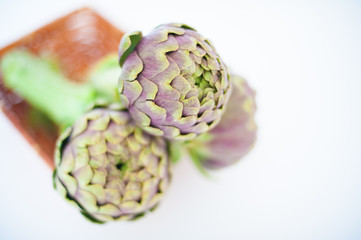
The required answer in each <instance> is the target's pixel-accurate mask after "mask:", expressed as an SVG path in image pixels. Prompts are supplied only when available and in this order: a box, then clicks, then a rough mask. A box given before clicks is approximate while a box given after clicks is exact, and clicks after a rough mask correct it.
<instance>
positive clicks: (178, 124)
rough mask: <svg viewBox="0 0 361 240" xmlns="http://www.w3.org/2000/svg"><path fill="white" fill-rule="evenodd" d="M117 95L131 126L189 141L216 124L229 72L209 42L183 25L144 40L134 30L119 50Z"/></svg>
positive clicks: (159, 30)
mask: <svg viewBox="0 0 361 240" xmlns="http://www.w3.org/2000/svg"><path fill="white" fill-rule="evenodd" d="M119 63H120V65H121V66H122V73H121V76H120V81H119V91H120V93H121V99H122V101H123V102H124V103H125V104H126V105H127V107H128V108H129V112H130V114H131V115H132V117H133V119H134V121H135V123H136V124H137V125H138V126H140V127H141V128H142V129H143V130H145V131H146V132H148V133H150V134H152V135H155V136H162V137H165V138H167V139H170V140H188V139H192V138H194V137H196V136H197V135H199V134H201V133H204V132H206V131H208V130H210V129H212V128H213V127H214V126H216V124H217V123H218V122H219V119H220V117H221V115H222V113H223V109H224V106H225V104H226V102H227V100H228V95H229V92H230V91H229V89H230V86H229V81H228V78H229V76H228V71H227V68H226V66H225V64H224V63H223V61H222V60H221V59H220V57H219V55H218V54H217V52H216V50H215V48H214V47H213V45H212V44H211V43H210V41H209V40H207V39H206V38H204V37H203V36H201V35H200V34H199V33H198V32H197V31H196V30H194V29H193V28H191V27H189V26H187V25H184V24H174V23H173V24H165V25H161V26H159V27H157V28H155V29H154V30H153V31H151V32H150V33H149V34H148V35H147V36H145V37H142V34H141V33H140V32H133V33H130V34H127V35H125V36H124V37H123V39H122V40H121V43H120V47H119Z"/></svg>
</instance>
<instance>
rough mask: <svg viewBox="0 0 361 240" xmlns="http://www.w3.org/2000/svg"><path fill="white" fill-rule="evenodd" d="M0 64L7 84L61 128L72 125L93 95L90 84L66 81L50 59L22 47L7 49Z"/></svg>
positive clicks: (92, 98)
mask: <svg viewBox="0 0 361 240" xmlns="http://www.w3.org/2000/svg"><path fill="white" fill-rule="evenodd" d="M0 67H1V72H2V74H3V79H4V83H5V85H6V87H8V88H9V89H11V90H13V91H14V92H15V93H17V94H18V95H19V96H20V97H22V98H24V99H25V100H26V101H27V102H28V103H29V104H30V105H31V106H33V107H34V108H36V109H38V110H40V111H42V112H43V113H44V114H46V115H47V116H48V117H49V118H50V119H51V120H52V121H53V122H54V123H56V124H57V125H58V126H60V127H61V128H63V127H66V126H68V125H72V124H73V123H74V122H75V120H76V119H77V118H78V117H80V116H81V115H82V114H83V113H84V112H85V111H86V109H87V107H88V105H89V104H90V103H91V102H92V101H93V100H94V98H95V93H94V90H93V88H91V87H90V86H89V85H87V84H76V83H74V82H71V81H69V80H68V79H66V78H65V77H64V76H63V75H62V74H61V72H60V70H59V69H58V68H57V66H56V65H55V64H54V63H53V62H51V61H49V60H46V59H43V58H39V57H37V56H35V55H32V54H31V53H29V52H27V51H24V50H14V51H11V52H9V53H8V54H7V55H5V56H4V57H3V59H2V61H1V63H0Z"/></svg>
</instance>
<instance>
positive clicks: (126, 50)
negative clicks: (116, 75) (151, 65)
mask: <svg viewBox="0 0 361 240" xmlns="http://www.w3.org/2000/svg"><path fill="white" fill-rule="evenodd" d="M142 38H143V36H142V33H141V32H140V31H135V32H131V33H128V34H126V35H124V36H123V38H122V40H121V41H120V44H119V52H118V53H119V65H120V66H121V67H122V66H123V64H124V62H125V60H126V59H127V57H128V56H129V55H130V54H131V53H132V52H133V51H134V49H135V47H136V46H137V45H138V43H139V42H140V40H142Z"/></svg>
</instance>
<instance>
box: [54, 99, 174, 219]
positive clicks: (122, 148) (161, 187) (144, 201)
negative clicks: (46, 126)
mask: <svg viewBox="0 0 361 240" xmlns="http://www.w3.org/2000/svg"><path fill="white" fill-rule="evenodd" d="M55 161H56V163H55V165H56V166H55V167H56V170H55V171H54V186H55V188H56V189H57V190H58V191H59V192H60V193H61V194H62V195H63V196H64V197H65V198H66V199H68V200H70V202H73V203H76V205H78V207H79V208H80V209H81V213H82V214H83V215H84V216H86V217H87V218H88V219H90V220H92V221H94V222H106V221H112V220H121V219H124V220H131V219H135V218H137V217H139V216H143V215H144V214H145V213H146V212H147V211H149V210H152V209H154V208H155V207H156V206H157V204H158V203H159V201H160V199H161V198H162V196H163V194H164V192H165V191H166V189H167V186H168V183H169V180H170V172H169V159H168V153H167V145H166V142H165V140H164V139H162V138H159V137H155V136H150V135H148V134H147V133H145V132H144V131H142V130H141V129H140V128H139V127H137V126H135V125H134V124H133V121H132V119H131V117H130V115H129V113H128V111H127V110H126V109H125V108H124V107H123V106H122V105H121V104H118V103H113V104H112V105H109V106H108V107H105V106H95V108H94V109H92V110H91V111H89V112H88V113H86V114H84V115H83V116H82V117H81V118H80V119H78V120H77V121H76V122H75V124H74V125H73V127H71V128H68V129H67V130H65V131H64V132H63V134H62V135H61V136H60V137H59V139H58V142H57V149H56V153H55Z"/></svg>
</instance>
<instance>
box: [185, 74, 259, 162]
mask: <svg viewBox="0 0 361 240" xmlns="http://www.w3.org/2000/svg"><path fill="white" fill-rule="evenodd" d="M230 82H231V84H232V91H231V96H230V98H229V101H228V104H227V106H226V110H225V113H224V115H223V116H222V118H221V121H220V122H219V124H218V125H217V126H216V127H215V128H213V129H212V130H211V131H209V132H208V133H205V134H203V136H200V137H198V138H197V139H195V140H194V141H192V142H189V143H188V144H187V145H188V146H187V147H188V150H189V152H190V155H191V157H192V158H193V160H195V161H196V162H198V163H200V164H201V165H202V166H203V167H205V168H210V169H219V168H223V167H227V166H229V165H231V164H233V163H235V162H237V161H239V160H240V159H241V158H242V157H243V156H244V155H246V154H247V153H248V152H249V151H250V150H251V149H252V147H253V145H254V143H255V141H256V134H257V126H256V124H255V121H254V115H255V111H256V103H255V92H254V90H253V89H252V88H251V87H250V86H249V85H248V83H247V82H246V81H245V80H244V79H242V78H241V77H238V76H235V75H232V76H231V78H230Z"/></svg>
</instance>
